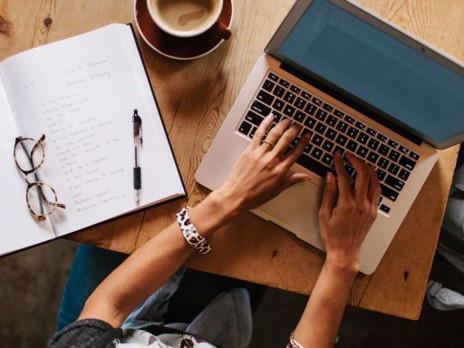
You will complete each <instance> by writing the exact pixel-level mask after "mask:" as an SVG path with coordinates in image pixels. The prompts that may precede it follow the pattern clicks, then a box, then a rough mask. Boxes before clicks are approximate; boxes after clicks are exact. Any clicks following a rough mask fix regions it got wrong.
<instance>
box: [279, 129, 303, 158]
mask: <svg viewBox="0 0 464 348" xmlns="http://www.w3.org/2000/svg"><path fill="white" fill-rule="evenodd" d="M301 128H302V127H301V125H299V124H294V125H292V126H291V127H289V128H287V129H286V130H285V132H283V133H282V135H281V137H280V138H279V139H278V141H277V142H276V146H275V149H276V152H277V153H278V154H280V155H283V154H284V153H285V151H287V149H288V147H289V146H290V144H291V143H292V142H293V141H294V140H295V138H296V137H297V135H298V134H299V133H300V131H301Z"/></svg>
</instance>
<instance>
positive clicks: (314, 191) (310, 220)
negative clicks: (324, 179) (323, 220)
mask: <svg viewBox="0 0 464 348" xmlns="http://www.w3.org/2000/svg"><path fill="white" fill-rule="evenodd" d="M321 199H322V188H321V187H320V186H318V185H317V184H315V183H312V182H302V183H298V184H296V185H294V186H292V187H290V188H288V189H287V190H285V191H284V192H282V193H281V194H280V195H279V196H277V197H276V198H274V199H272V200H271V201H269V202H267V203H265V204H263V205H262V206H261V207H259V208H258V209H256V210H254V211H253V213H255V214H256V215H258V216H260V217H262V218H263V219H265V220H269V221H272V222H274V223H276V224H277V225H279V226H282V227H283V228H285V229H287V230H289V231H290V232H293V233H294V234H296V235H297V237H299V238H300V239H303V240H304V241H306V242H307V243H309V244H311V245H314V246H315V247H317V248H319V249H324V247H323V243H322V240H321V238H320V235H319V215H318V214H319V208H320V206H321Z"/></svg>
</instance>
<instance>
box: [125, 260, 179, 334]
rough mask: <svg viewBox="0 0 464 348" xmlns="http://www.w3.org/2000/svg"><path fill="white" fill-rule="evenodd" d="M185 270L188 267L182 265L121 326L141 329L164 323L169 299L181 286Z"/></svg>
mask: <svg viewBox="0 0 464 348" xmlns="http://www.w3.org/2000/svg"><path fill="white" fill-rule="evenodd" d="M185 271H186V268H185V267H181V268H180V269H179V270H178V271H177V272H176V274H174V275H173V276H172V277H171V279H169V280H168V281H167V282H166V283H165V284H164V285H163V286H162V287H161V288H159V289H158V290H156V291H155V292H154V293H153V294H151V295H150V297H148V298H147V299H146V300H145V301H144V302H143V303H142V304H140V305H139V306H138V308H136V309H135V310H134V311H133V312H132V313H131V314H130V315H129V316H128V317H127V319H126V320H125V321H124V323H123V324H122V326H121V327H122V328H123V329H139V328H141V327H144V326H147V325H162V324H164V319H163V316H164V315H165V314H166V312H167V311H168V306H169V300H170V299H171V297H172V295H174V293H175V292H176V291H177V289H178V288H179V284H180V281H181V280H182V277H183V276H184V274H185Z"/></svg>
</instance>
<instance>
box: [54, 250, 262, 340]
mask: <svg viewBox="0 0 464 348" xmlns="http://www.w3.org/2000/svg"><path fill="white" fill-rule="evenodd" d="M127 257H128V255H126V254H122V253H118V252H114V251H110V250H104V249H100V248H97V247H95V246H92V245H86V244H83V245H81V246H80V247H79V249H78V250H77V253H76V256H75V258H74V261H73V264H72V267H71V271H70V273H69V276H68V279H67V282H66V285H65V288H64V292H63V297H62V299H61V305H60V309H59V313H58V322H57V330H58V331H59V330H61V329H62V328H64V327H65V326H67V325H69V324H71V323H72V322H74V321H76V320H77V318H78V317H79V314H80V312H81V311H82V308H83V307H84V304H85V301H86V300H87V298H88V297H89V296H90V294H91V293H92V292H93V291H94V290H95V288H96V287H97V286H98V285H99V284H100V283H101V282H102V281H103V280H104V279H105V278H106V276H108V275H109V274H110V273H111V272H112V271H113V270H114V269H115V268H116V267H118V266H119V265H120V264H121V263H122V262H123V261H124V260H125V259H126V258H127ZM234 288H245V289H246V290H247V291H248V293H249V295H250V300H251V307H252V312H254V311H255V310H256V308H257V305H258V304H259V301H260V300H261V298H262V296H263V294H264V291H265V289H266V287H264V286H262V285H258V284H253V283H249V282H245V281H241V280H237V279H231V278H227V277H222V276H218V275H214V274H209V273H205V272H200V271H195V270H191V269H187V270H186V271H185V274H184V275H183V278H182V280H181V281H180V285H179V287H178V289H177V291H176V292H175V293H174V294H173V295H172V296H171V297H170V299H169V309H168V311H167V312H166V313H165V314H164V315H163V319H164V321H165V322H167V323H191V322H192V321H193V320H194V319H195V318H196V317H197V316H198V314H199V313H201V312H202V310H203V309H204V308H205V307H206V306H207V305H208V304H209V303H210V302H211V301H212V300H213V299H215V298H216V296H217V295H219V294H220V293H222V292H225V291H229V290H232V289H234Z"/></svg>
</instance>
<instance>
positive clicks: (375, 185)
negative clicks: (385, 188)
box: [368, 166, 381, 206]
mask: <svg viewBox="0 0 464 348" xmlns="http://www.w3.org/2000/svg"><path fill="white" fill-rule="evenodd" d="M369 173H370V176H371V178H370V180H369V192H368V198H369V201H370V202H371V203H372V204H375V205H376V206H377V204H378V203H379V199H380V194H381V189H380V182H379V178H378V176H377V173H376V172H375V169H374V168H373V167H371V166H370V167H369Z"/></svg>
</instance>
